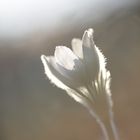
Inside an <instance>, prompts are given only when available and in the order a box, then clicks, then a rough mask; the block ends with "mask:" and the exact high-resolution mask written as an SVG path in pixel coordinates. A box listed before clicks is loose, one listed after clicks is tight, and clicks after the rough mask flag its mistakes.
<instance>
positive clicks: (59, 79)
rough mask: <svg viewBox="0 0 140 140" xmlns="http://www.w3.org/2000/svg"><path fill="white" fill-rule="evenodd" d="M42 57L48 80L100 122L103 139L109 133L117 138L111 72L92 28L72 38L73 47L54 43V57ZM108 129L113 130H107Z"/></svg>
mask: <svg viewBox="0 0 140 140" xmlns="http://www.w3.org/2000/svg"><path fill="white" fill-rule="evenodd" d="M41 60H42V62H43V65H44V69H45V74H46V75H47V77H48V78H49V79H50V80H51V82H52V83H54V84H55V85H56V86H58V87H59V88H61V89H63V90H66V91H67V93H68V94H69V95H70V96H71V97H73V98H74V99H75V100H76V101H77V102H80V103H81V104H82V105H84V106H85V107H86V108H87V109H88V110H89V112H90V113H91V115H92V116H93V117H94V118H95V119H96V121H97V123H98V124H99V125H100V127H101V129H102V132H103V135H104V138H105V140H109V139H112V136H113V137H114V138H113V139H115V140H119V137H118V133H117V130H116V126H115V123H114V118H113V111H112V99H111V92H110V72H109V71H107V70H106V67H105V66H106V63H105V58H104V56H103V54H102V53H101V51H100V50H99V49H98V47H96V45H95V43H94V41H93V30H92V29H88V30H86V31H85V32H84V35H83V38H82V40H80V39H73V40H72V50H71V49H69V48H67V47H65V46H57V47H56V49H55V53H54V56H45V55H42V56H41ZM105 120H106V121H105ZM105 124H106V125H105ZM110 128H111V129H112V132H109V131H107V129H109V130H111V129H110ZM108 132H109V133H108ZM112 134H113V135H112Z"/></svg>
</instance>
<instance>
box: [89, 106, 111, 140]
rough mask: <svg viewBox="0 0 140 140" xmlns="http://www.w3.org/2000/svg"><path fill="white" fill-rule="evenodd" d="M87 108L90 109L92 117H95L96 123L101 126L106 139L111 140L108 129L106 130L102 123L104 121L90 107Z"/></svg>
mask: <svg viewBox="0 0 140 140" xmlns="http://www.w3.org/2000/svg"><path fill="white" fill-rule="evenodd" d="M87 108H88V110H89V112H90V114H91V115H92V117H94V118H95V120H96V122H97V123H98V124H99V126H100V128H101V130H102V133H103V137H104V139H105V140H109V136H108V132H107V129H106V127H105V125H104V123H103V122H102V120H101V119H100V117H99V116H98V115H97V114H96V113H95V112H94V111H93V110H92V109H91V108H90V107H87Z"/></svg>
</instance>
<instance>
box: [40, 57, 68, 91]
mask: <svg viewBox="0 0 140 140" xmlns="http://www.w3.org/2000/svg"><path fill="white" fill-rule="evenodd" d="M51 58H53V57H46V56H45V55H42V56H41V60H42V63H43V65H44V69H45V74H46V76H47V77H48V78H49V79H50V80H51V82H52V83H54V84H55V85H56V86H58V87H59V88H61V89H64V90H67V89H68V87H67V85H65V84H66V83H67V80H64V78H63V77H62V76H61V75H60V74H59V73H58V72H57V71H56V70H55V68H53V67H52V65H51V64H50V60H51ZM58 77H59V79H58ZM61 80H62V81H63V82H64V83H65V84H64V83H63V82H61Z"/></svg>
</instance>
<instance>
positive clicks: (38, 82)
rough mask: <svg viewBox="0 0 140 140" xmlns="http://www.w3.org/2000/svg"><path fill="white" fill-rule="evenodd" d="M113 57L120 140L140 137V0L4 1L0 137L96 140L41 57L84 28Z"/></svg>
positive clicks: (0, 8) (95, 130) (87, 119)
mask: <svg viewBox="0 0 140 140" xmlns="http://www.w3.org/2000/svg"><path fill="white" fill-rule="evenodd" d="M89 27H90V28H94V31H95V34H94V40H95V42H96V44H97V46H99V48H100V49H102V51H103V52H104V54H105V56H106V57H107V60H108V65H107V67H108V69H109V70H110V71H111V74H112V85H111V90H112V98H113V101H114V113H115V121H116V125H117V127H118V130H119V134H120V137H121V140H132V139H133V140H139V139H140V133H139V130H140V120H139V119H140V82H139V78H140V74H139V72H140V2H139V0H133V1H132V0H123V1H121V0H71V1H65V0H55V1H53V0H52V1H49V0H12V1H10V0H0V140H91V139H92V140H98V139H101V131H100V129H99V127H98V125H97V124H96V122H95V120H94V119H92V117H91V116H90V114H89V113H88V112H87V110H86V109H85V108H84V107H83V106H81V105H80V104H78V103H76V102H75V101H74V100H73V99H71V98H70V97H69V96H68V95H67V94H66V93H65V92H64V91H62V90H60V89H58V88H57V87H55V86H53V85H52V84H50V82H49V80H48V79H47V78H46V77H45V75H44V69H43V65H42V63H41V60H40V55H41V54H45V55H52V54H53V52H54V48H55V46H56V45H66V46H69V47H70V46H71V40H72V38H75V37H76V38H81V37H82V35H83V32H84V30H85V29H88V28H89Z"/></svg>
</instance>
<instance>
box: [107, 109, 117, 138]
mask: <svg viewBox="0 0 140 140" xmlns="http://www.w3.org/2000/svg"><path fill="white" fill-rule="evenodd" d="M109 117H110V125H111V128H112V133H113V135H114V139H115V140H119V135H118V132H117V128H116V125H115V122H114V115H113V111H112V108H111V107H110V108H109Z"/></svg>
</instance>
